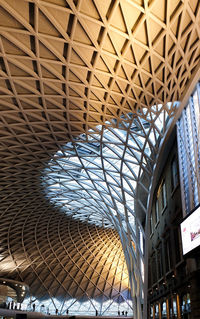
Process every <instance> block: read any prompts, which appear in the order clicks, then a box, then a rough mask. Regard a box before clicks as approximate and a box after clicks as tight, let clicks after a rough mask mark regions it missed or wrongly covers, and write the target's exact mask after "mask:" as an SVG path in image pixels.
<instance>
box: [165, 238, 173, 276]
mask: <svg viewBox="0 0 200 319" xmlns="http://www.w3.org/2000/svg"><path fill="white" fill-rule="evenodd" d="M164 247H165V249H164V253H165V270H166V272H168V271H169V270H170V269H171V264H172V262H171V258H172V254H171V252H170V240H169V237H168V238H166V239H165V243H164Z"/></svg>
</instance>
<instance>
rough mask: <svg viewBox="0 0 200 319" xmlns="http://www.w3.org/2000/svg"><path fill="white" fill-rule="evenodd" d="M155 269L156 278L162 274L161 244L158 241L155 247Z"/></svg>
mask: <svg viewBox="0 0 200 319" xmlns="http://www.w3.org/2000/svg"><path fill="white" fill-rule="evenodd" d="M157 269H158V279H160V278H161V277H162V276H163V263H162V244H161V243H160V244H159V245H158V248H157Z"/></svg>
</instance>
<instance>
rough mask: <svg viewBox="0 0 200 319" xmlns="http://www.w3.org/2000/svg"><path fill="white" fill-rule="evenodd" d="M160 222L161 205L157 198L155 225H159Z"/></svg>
mask: <svg viewBox="0 0 200 319" xmlns="http://www.w3.org/2000/svg"><path fill="white" fill-rule="evenodd" d="M158 221H159V203H158V198H157V199H156V202H155V223H156V224H157V223H158Z"/></svg>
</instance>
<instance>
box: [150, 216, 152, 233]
mask: <svg viewBox="0 0 200 319" xmlns="http://www.w3.org/2000/svg"><path fill="white" fill-rule="evenodd" d="M151 234H153V216H152V213H151V217H150V235H151Z"/></svg>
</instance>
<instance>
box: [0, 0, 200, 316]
mask: <svg viewBox="0 0 200 319" xmlns="http://www.w3.org/2000/svg"><path fill="white" fill-rule="evenodd" d="M199 38H200V4H199V1H198V0H195V1H194V0H185V1H181V0H174V1H165V0H149V1H147V0H144V1H143V0H132V1H131V0H105V1H104V0H88V1H85V0H74V1H72V0H39V1H38V0H21V1H18V0H8V1H6V0H0V121H1V125H0V158H1V162H0V165H1V179H0V190H1V197H2V198H1V212H2V218H3V223H2V225H1V234H0V236H1V237H2V240H1V246H0V249H1V252H0V254H1V255H0V256H1V257H0V258H1V261H0V269H1V270H2V271H3V273H4V276H5V275H7V276H8V277H11V278H15V277H16V276H17V278H18V279H20V280H21V281H25V282H27V284H28V285H29V286H30V289H32V291H33V292H34V294H35V296H36V297H37V296H38V298H39V299H41V300H44V296H46V295H48V296H50V298H52V300H53V302H54V306H55V307H58V306H56V301H55V299H56V298H57V299H62V298H63V299H62V300H64V299H67V298H68V299H70V298H71V301H70V302H71V303H70V305H71V306H72V304H74V302H75V301H74V300H73V298H77V299H76V300H78V299H79V296H81V295H84V296H86V297H87V298H86V299H87V300H89V304H90V305H92V307H93V309H95V307H97V306H95V301H94V299H95V298H96V297H97V296H99V294H98V293H95V292H94V291H95V289H100V290H98V291H101V293H102V296H103V298H105V299H102V300H101V303H102V304H103V301H105V307H104V308H101V309H104V311H106V309H108V308H109V307H110V306H109V305H110V304H112V302H111V300H115V297H116V296H118V297H119V296H122V297H123V298H122V299H121V301H122V300H127V299H126V297H127V296H128V294H129V293H128V292H127V291H128V290H127V289H128V286H129V285H127V286H126V288H125V291H126V293H125V294H124V292H123V291H124V290H123V289H124V288H123V285H122V283H123V279H122V278H124V277H123V276H125V275H123V270H124V271H125V273H126V272H127V269H126V266H125V262H124V261H123V267H122V266H120V268H119V273H120V274H121V277H120V278H121V279H120V280H119V282H120V284H119V285H118V286H117V288H116V286H115V282H114V281H113V279H112V278H113V277H112V276H110V275H109V273H110V271H111V269H114V268H113V267H115V265H114V263H113V262H111V261H110V268H109V267H107V266H105V265H106V263H103V262H102V263H99V262H97V259H98V258H97V259H95V258H96V257H97V255H98V254H97V255H96V254H95V253H94V251H95V249H96V248H95V240H93V239H92V236H93V235H91V234H93V233H94V232H96V235H94V237H95V236H97V237H98V236H99V235H98V234H99V232H102V233H103V234H105V236H107V235H108V236H110V234H111V233H112V236H114V237H113V238H117V239H116V240H117V242H118V243H119V237H120V239H121V242H122V246H121V244H120V243H119V244H116V245H119V250H120V252H119V256H121V251H122V248H123V250H124V252H125V257H126V263H127V268H128V271H129V273H132V275H130V286H131V289H132V295H133V296H134V297H136V299H137V302H139V300H141V298H142V294H143V272H142V268H141V264H142V261H143V250H142V246H141V245H140V244H141V242H142V235H144V230H143V227H142V224H141V216H143V215H144V214H145V213H146V209H147V208H146V206H145V203H143V202H142V201H140V199H139V198H137V185H138V183H139V184H140V187H142V188H143V190H144V193H145V194H147V193H148V188H147V184H148V183H146V184H145V185H144V184H143V183H142V180H141V176H142V175H143V174H144V173H145V174H146V176H147V178H149V179H150V177H151V176H152V173H153V166H154V163H155V159H156V155H157V151H158V143H159V141H160V140H161V139H162V137H163V135H164V134H165V132H166V130H167V127H168V123H170V119H173V117H174V115H175V114H176V111H177V109H178V105H179V101H180V100H181V96H182V94H183V92H184V90H185V89H186V87H187V84H188V83H189V81H190V79H191V77H192V76H193V74H194V73H195V71H196V69H197V67H198V63H199V53H200V46H199V40H200V39H199ZM136 201H137V205H139V206H137V207H140V209H139V210H140V211H141V212H142V213H141V212H140V216H138V215H137V212H136V211H135V209H134V206H135V203H136ZM40 220H41V225H40ZM61 220H62V223H63V225H65V226H66V228H65V229H63V228H62V230H60V228H59V227H61V226H60V223H61ZM81 221H82V222H84V223H83V225H84V226H83V227H85V229H87V231H88V234H89V235H88V238H90V239H91V243H92V244H91V245H92V247H93V248H91V251H92V252H93V259H92V260H86V259H87V258H85V257H84V256H85V254H86V248H83V247H87V241H88V238H87V236H84V235H83V234H82V233H81V234H82V235H81V236H82V237H81V240H82V245H83V246H81V247H82V248H80V250H79V249H78V247H79V238H77V237H76V238H74V237H73V235H71V228H70V227H71V226H69V225H72V224H73V227H72V228H73V229H74V233H75V234H76V235H77V234H79V235H80V232H79V231H78V230H77V229H79V227H80V225H81ZM13 223H14V224H13ZM88 223H89V224H91V225H88ZM27 225H28V226H27ZM14 226H15V227H14ZM54 226H55V229H57V230H59V231H56V232H55V233H54V234H53V228H52V227H54ZM13 227H14V228H13ZM27 227H28V228H27ZM106 228H108V229H106ZM111 228H113V229H111ZM15 229H16V230H15ZM28 230H29V231H28ZM76 230H77V231H76ZM116 231H117V232H118V234H119V237H118V235H117V233H116ZM7 233H8V236H7ZM86 233H87V232H86ZM64 234H66V238H68V240H69V243H67V242H66V241H64V242H63V240H64V239H62V236H64ZM106 234H107V235H106ZM77 236H78V235H77ZM19 239H20V240H19ZM56 242H59V243H60V242H62V245H61V246H60V247H61V248H60V249H61V250H59V247H57V244H56ZM83 243H84V244H83ZM46 245H47V246H48V249H47V246H46ZM67 245H69V247H71V250H72V251H74V254H73V253H72V255H70V254H69V252H68V253H67V256H68V257H67V258H68V259H64V256H63V254H66V252H67ZM105 246H106V244H105ZM127 247H128V248H127ZM77 249H78V250H79V253H76V250H77ZM102 249H103V247H102ZM113 249H114V248H113ZM57 250H58V251H57ZM108 251H109V247H108ZM47 252H48V254H47ZM50 252H51V253H50ZM108 254H109V253H108ZM47 255H48V256H47ZM130 256H131V257H130ZM138 256H139V259H138ZM65 257H66V256H65ZM83 258H84V262H83ZM120 258H121V257H120ZM95 260H96V263H95V265H94V264H93V263H94V262H95ZM119 260H120V259H119ZM85 263H86V264H87V266H86V264H85ZM8 264H9V265H10V268H6V265H8ZM44 265H45V270H44ZM117 265H119V261H118V262H117ZM116 267H118V266H116ZM108 268H109V270H108ZM55 269H56V270H55ZM61 269H62V271H61ZM75 269H76V270H75ZM88 269H92V270H91V271H90V270H88ZM115 269H118V268H115ZM132 269H134V272H132ZM54 270H55V272H54ZM60 271H61V275H60V276H58V273H60ZM96 271H97V273H98V272H99V274H101V273H102V274H103V273H104V274H105V276H103V277H102V282H101V284H100V282H99V281H98V280H97V279H96V281H95V280H94V277H93V274H94V272H96ZM113 271H114V270H113ZM116 272H117V270H116ZM86 273H87V275H86ZM84 274H85V275H84ZM106 274H107V275H106ZM99 276H101V275H99ZM56 277H58V278H56ZM83 277H84V279H83ZM125 277H126V276H125ZM66 278H67V279H66ZM95 278H96V277H95ZM65 280H68V282H70V284H69V285H68V286H66V285H65V284H64V282H65ZM82 282H84V284H83V285H82ZM41 283H42V285H41ZM78 286H81V288H80V289H81V293H80V291H79V292H77V291H78V290H77V289H79V288H78ZM90 286H92V287H93V288H94V289H93V290H92V288H91V289H90V288H89V287H90ZM108 286H109V287H111V288H109V289H110V290H109V292H108V291H107V288H108ZM50 287H51V289H52V290H51V289H50ZM138 287H139V288H138ZM113 289H114V291H117V293H116V294H113V293H112V291H113ZM138 291H139V292H138ZM60 296H63V297H62V298H61V297H60ZM67 296H68V297H67ZM45 298H46V297H45ZM84 298H85V297H84ZM84 298H83V299H84ZM113 298H114V299H113ZM120 298H121V297H120ZM127 298H128V297H127ZM97 299H98V298H97ZM84 300H85V299H84ZM119 300H120V299H118V301H119ZM115 301H116V300H115ZM121 301H120V302H121ZM109 302H110V304H109V305H107V303H109ZM67 307H68V306H67ZM128 307H129V306H128ZM97 308H98V307H97ZM60 309H65V307H64V305H63V303H62V306H60ZM98 309H100V308H98ZM128 309H131V308H130V307H129V308H128ZM139 312H141V310H139ZM102 313H103V311H102ZM138 318H139V317H138Z"/></svg>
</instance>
